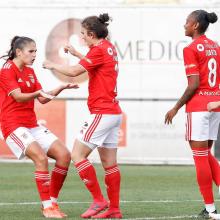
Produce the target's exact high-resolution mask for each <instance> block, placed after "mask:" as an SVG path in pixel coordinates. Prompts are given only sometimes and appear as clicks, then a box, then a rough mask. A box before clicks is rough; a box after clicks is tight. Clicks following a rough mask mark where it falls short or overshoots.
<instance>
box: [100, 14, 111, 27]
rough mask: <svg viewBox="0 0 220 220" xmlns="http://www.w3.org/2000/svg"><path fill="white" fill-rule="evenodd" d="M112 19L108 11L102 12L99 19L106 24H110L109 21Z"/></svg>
mask: <svg viewBox="0 0 220 220" xmlns="http://www.w3.org/2000/svg"><path fill="white" fill-rule="evenodd" d="M109 20H110V17H109V15H108V13H104V14H100V15H99V21H100V22H101V23H103V24H105V25H108V23H107V22H108V21H109Z"/></svg>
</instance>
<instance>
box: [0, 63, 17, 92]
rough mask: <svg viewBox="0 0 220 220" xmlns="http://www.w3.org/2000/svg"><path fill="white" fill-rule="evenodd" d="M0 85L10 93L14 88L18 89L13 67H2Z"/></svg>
mask: <svg viewBox="0 0 220 220" xmlns="http://www.w3.org/2000/svg"><path fill="white" fill-rule="evenodd" d="M0 86H1V88H2V89H3V90H4V91H5V92H6V93H7V94H8V95H10V94H11V93H12V92H13V91H14V90H16V89H19V88H20V87H19V85H18V82H17V76H16V72H15V71H14V70H13V68H12V67H11V68H4V66H3V68H2V69H1V73H0Z"/></svg>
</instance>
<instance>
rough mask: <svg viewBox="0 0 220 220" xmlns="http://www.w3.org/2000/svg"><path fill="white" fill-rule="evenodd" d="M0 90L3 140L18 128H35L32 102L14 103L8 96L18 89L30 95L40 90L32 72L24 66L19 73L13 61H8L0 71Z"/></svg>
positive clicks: (35, 120) (0, 119) (0, 117)
mask: <svg viewBox="0 0 220 220" xmlns="http://www.w3.org/2000/svg"><path fill="white" fill-rule="evenodd" d="M0 88H1V89H0V93H1V95H0V97H1V98H2V101H3V102H2V105H1V114H0V122H1V129H2V133H3V136H4V138H5V139H6V138H7V136H8V135H9V134H10V133H11V132H13V131H14V130H15V129H17V128H18V127H27V128H33V127H36V126H37V119H36V115H35V112H34V100H31V101H27V102H16V101H15V99H14V98H13V97H12V96H11V95H10V94H11V93H12V92H13V91H14V90H16V89H19V88H20V89H21V92H22V93H32V92H35V91H37V90H40V89H41V88H42V87H41V85H40V83H39V82H38V80H37V77H36V75H35V73H34V70H33V69H32V68H30V67H27V66H25V67H24V68H23V70H22V71H20V70H19V69H18V68H17V66H16V65H15V64H14V63H13V61H8V62H7V63H5V64H4V65H3V67H2V69H1V74H0Z"/></svg>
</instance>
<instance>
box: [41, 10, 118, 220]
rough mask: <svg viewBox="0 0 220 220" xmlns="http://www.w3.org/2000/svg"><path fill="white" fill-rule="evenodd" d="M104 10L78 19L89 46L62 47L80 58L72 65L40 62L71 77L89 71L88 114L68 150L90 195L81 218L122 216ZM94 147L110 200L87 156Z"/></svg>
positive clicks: (114, 63) (112, 57) (112, 63)
mask: <svg viewBox="0 0 220 220" xmlns="http://www.w3.org/2000/svg"><path fill="white" fill-rule="evenodd" d="M108 21H109V16H108V14H102V15H100V16H99V17H97V16H90V17H87V18H85V19H84V20H83V21H82V30H81V33H82V38H83V39H84V40H85V42H86V44H87V45H88V47H89V49H90V50H89V52H88V53H87V55H86V56H83V55H82V54H80V53H79V52H78V51H76V50H75V49H74V48H73V47H71V46H66V47H65V51H66V52H70V53H71V54H72V55H73V56H76V57H78V58H79V59H80V61H79V64H77V65H75V66H63V65H58V64H55V63H52V62H50V61H45V62H44V64H43V66H44V67H45V68H47V69H51V70H52V69H53V70H56V71H59V72H60V73H63V74H64V75H66V76H72V77H75V76H77V75H80V74H82V73H84V72H88V74H89V97H88V107H89V110H90V113H91V115H90V117H89V118H88V120H86V122H85V123H84V125H83V126H82V130H81V131H80V133H79V135H78V137H77V139H76V141H75V144H74V147H73V151H72V160H73V161H74V162H75V167H76V169H77V171H78V173H79V176H80V177H81V179H82V181H83V182H84V184H85V185H86V187H87V189H88V190H89V191H90V193H91V195H92V197H93V203H92V204H91V206H90V207H89V209H88V210H87V211H86V212H85V213H83V214H82V215H81V217H82V218H90V217H92V218H122V214H121V211H120V208H119V191H120V171H119V168H118V166H117V157H116V156H117V143H118V133H119V127H120V124H121V120H122V114H121V109H120V107H119V103H118V101H117V99H116V96H117V76H118V58H117V53H116V50H115V47H114V46H113V45H112V44H111V43H110V42H109V41H108V40H106V37H107V35H108V29H107V26H108ZM96 147H98V152H99V155H100V158H101V162H102V165H103V167H104V169H105V184H106V187H107V194H108V198H109V201H110V204H109V208H108V210H107V211H105V212H103V213H99V212H101V211H102V210H104V209H106V208H107V207H108V203H107V201H106V200H105V199H104V197H103V194H102V192H101V189H100V186H99V183H98V180H97V177H96V172H95V169H94V167H93V165H92V164H91V163H90V162H89V160H88V159H87V157H88V156H89V154H90V153H91V152H92V151H93V150H94V149H95V148H96Z"/></svg>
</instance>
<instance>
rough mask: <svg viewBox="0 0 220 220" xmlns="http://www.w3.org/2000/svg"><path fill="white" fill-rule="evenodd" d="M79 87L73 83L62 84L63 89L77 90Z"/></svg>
mask: <svg viewBox="0 0 220 220" xmlns="http://www.w3.org/2000/svg"><path fill="white" fill-rule="evenodd" d="M78 88H79V85H78V84H75V83H66V84H63V89H78Z"/></svg>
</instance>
